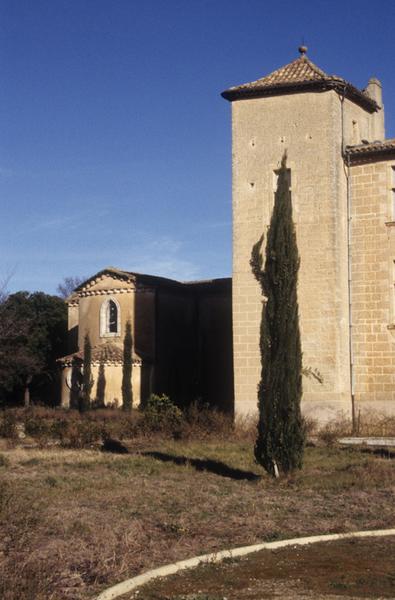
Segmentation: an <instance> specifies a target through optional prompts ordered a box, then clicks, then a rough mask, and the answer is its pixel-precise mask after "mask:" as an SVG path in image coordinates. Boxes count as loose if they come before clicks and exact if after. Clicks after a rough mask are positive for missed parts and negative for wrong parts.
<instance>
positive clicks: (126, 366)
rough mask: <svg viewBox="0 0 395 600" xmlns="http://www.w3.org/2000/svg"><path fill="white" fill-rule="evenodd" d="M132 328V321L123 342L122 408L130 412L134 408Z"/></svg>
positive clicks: (127, 327) (128, 323) (127, 326)
mask: <svg viewBox="0 0 395 600" xmlns="http://www.w3.org/2000/svg"><path fill="white" fill-rule="evenodd" d="M132 349H133V338H132V326H131V324H130V321H128V322H127V323H126V327H125V337H124V340H123V365H122V408H123V410H127V411H130V410H132V406H133V389H132V366H133V358H132Z"/></svg>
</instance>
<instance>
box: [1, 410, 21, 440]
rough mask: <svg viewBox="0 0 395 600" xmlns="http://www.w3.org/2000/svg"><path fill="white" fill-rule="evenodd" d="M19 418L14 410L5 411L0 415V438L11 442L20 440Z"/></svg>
mask: <svg viewBox="0 0 395 600" xmlns="http://www.w3.org/2000/svg"><path fill="white" fill-rule="evenodd" d="M17 424H18V421H17V418H16V413H15V411H14V410H4V411H3V412H2V414H1V415H0V437H2V438H7V439H9V440H16V439H17V438H18V428H17Z"/></svg>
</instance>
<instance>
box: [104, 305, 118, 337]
mask: <svg viewBox="0 0 395 600" xmlns="http://www.w3.org/2000/svg"><path fill="white" fill-rule="evenodd" d="M120 335H121V313H120V307H119V304H118V302H117V301H116V300H112V299H108V300H105V301H104V302H103V304H102V305H101V308H100V336H101V337H118V336H120Z"/></svg>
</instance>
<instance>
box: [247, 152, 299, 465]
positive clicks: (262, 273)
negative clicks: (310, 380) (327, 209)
mask: <svg viewBox="0 0 395 600" xmlns="http://www.w3.org/2000/svg"><path fill="white" fill-rule="evenodd" d="M262 242H263V237H262V238H261V239H260V240H259V241H258V242H257V244H255V246H254V248H253V250H252V257H251V268H252V271H253V273H254V275H255V277H256V279H257V280H258V282H259V284H260V286H261V289H262V294H263V296H264V297H265V298H266V301H265V303H264V304H263V308H262V319H261V329H260V352H261V364H262V371H261V380H260V382H259V386H258V409H259V422H258V436H257V440H256V444H255V449H254V453H255V458H256V460H257V461H258V462H259V463H260V464H261V465H262V466H263V467H264V468H265V469H266V471H268V473H270V474H272V475H275V476H278V474H279V472H283V473H287V472H289V471H292V470H294V469H297V468H301V466H302V461H303V450H304V432H303V422H302V417H301V412H300V401H301V397H302V352H301V344H300V332H299V314H298V300H297V281H298V270H299V263H300V260H299V253H298V248H297V244H296V233H295V227H294V223H293V220H292V203H291V193H290V189H289V180H288V176H287V158H286V154H284V156H283V159H282V162H281V169H280V171H279V174H278V183H277V190H276V193H275V201H274V207H273V213H272V218H271V221H270V227H269V230H268V233H267V243H266V253H265V264H264V268H262V267H263V258H262V255H261V246H262Z"/></svg>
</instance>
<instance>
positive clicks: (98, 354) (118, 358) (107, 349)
mask: <svg viewBox="0 0 395 600" xmlns="http://www.w3.org/2000/svg"><path fill="white" fill-rule="evenodd" d="M74 359H77V360H80V361H82V360H83V359H84V351H83V350H79V351H78V352H74V353H73V354H68V355H67V356H63V357H62V358H58V362H60V363H63V364H64V365H69V364H71V363H72V361H73V360H74ZM141 359H142V357H141V356H139V355H138V354H136V353H133V362H134V363H140V362H141ZM92 363H97V364H100V363H103V364H122V363H123V349H122V348H121V347H120V346H117V345H116V344H114V343H112V342H104V343H103V344H97V345H96V346H92Z"/></svg>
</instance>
